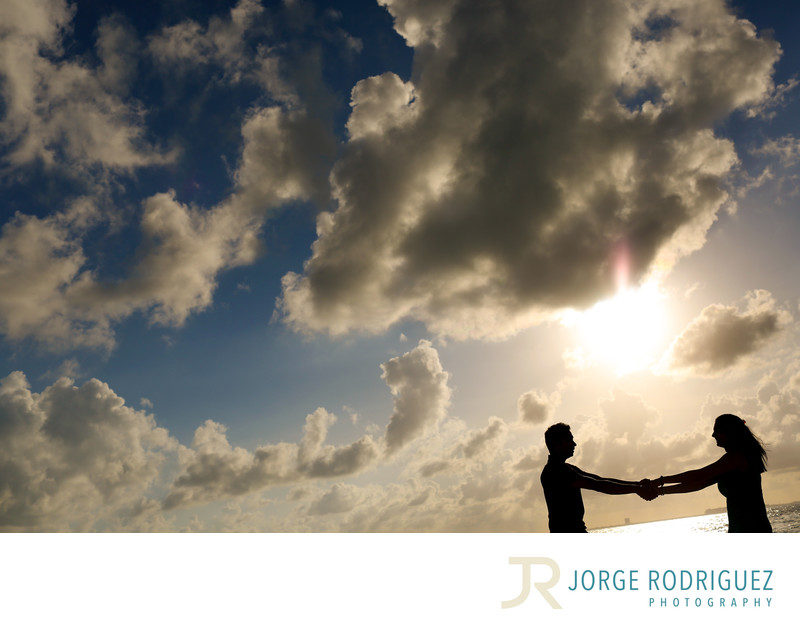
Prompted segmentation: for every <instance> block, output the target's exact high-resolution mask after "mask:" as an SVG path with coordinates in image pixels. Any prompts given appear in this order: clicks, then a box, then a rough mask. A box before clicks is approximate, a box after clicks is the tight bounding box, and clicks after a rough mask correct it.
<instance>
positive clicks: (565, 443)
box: [544, 423, 575, 460]
mask: <svg viewBox="0 0 800 631" xmlns="http://www.w3.org/2000/svg"><path fill="white" fill-rule="evenodd" d="M544 444H545V445H547V450H548V451H549V452H550V454H551V455H553V456H556V457H559V458H564V459H565V460H566V459H567V458H569V457H570V456H571V455H572V454H574V453H575V439H574V438H573V437H572V432H571V431H570V429H569V425H567V424H566V423H556V424H555V425H551V426H550V427H548V428H547V429H546V430H545V432H544Z"/></svg>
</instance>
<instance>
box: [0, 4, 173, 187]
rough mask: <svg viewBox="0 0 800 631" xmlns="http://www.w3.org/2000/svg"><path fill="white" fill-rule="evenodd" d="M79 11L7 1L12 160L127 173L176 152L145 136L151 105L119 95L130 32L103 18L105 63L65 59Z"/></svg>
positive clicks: (4, 88) (2, 36)
mask: <svg viewBox="0 0 800 631" xmlns="http://www.w3.org/2000/svg"><path fill="white" fill-rule="evenodd" d="M73 14H74V9H73V7H71V6H70V5H68V4H67V3H66V2H65V1H64V0H43V1H41V2H11V3H5V4H4V9H3V12H2V14H0V21H2V24H3V29H2V32H0V78H2V82H0V96H2V99H3V103H4V111H3V116H2V119H0V142H2V143H3V145H5V148H6V149H7V152H6V156H5V158H4V162H5V163H6V164H7V165H10V166H11V167H13V168H18V167H22V166H25V165H27V164H30V163H31V162H34V161H41V162H43V163H44V164H45V165H47V166H55V165H58V166H62V167H63V166H68V167H69V168H70V169H71V170H73V171H74V170H76V169H88V168H92V167H102V168H105V169H110V170H114V171H123V172H124V171H128V170H131V169H134V168H137V167H142V166H146V165H158V164H165V163H167V162H169V161H171V160H172V159H174V157H175V154H174V153H169V152H164V151H162V150H160V149H158V148H157V147H154V146H152V145H151V144H149V143H148V142H147V140H146V139H145V128H144V110H143V108H142V107H141V106H140V105H139V104H137V103H136V102H134V101H127V102H126V101H123V100H122V99H121V98H120V96H119V94H118V93H119V92H120V87H121V86H122V85H124V81H125V80H126V77H125V74H126V73H127V72H129V70H130V62H129V58H130V54H131V47H132V45H131V39H130V31H129V30H125V29H124V27H122V26H120V25H116V26H114V25H113V24H112V23H111V22H109V21H105V22H103V23H102V24H101V25H100V27H99V33H100V38H99V41H98V49H99V53H100V55H101V57H102V59H103V62H104V63H103V64H102V65H101V67H99V68H93V67H91V66H90V65H89V64H88V63H85V62H82V61H80V60H75V59H66V58H64V51H63V47H62V39H63V37H64V34H65V33H66V32H67V31H68V29H69V27H70V23H71V20H72V17H73ZM112 45H113V49H112Z"/></svg>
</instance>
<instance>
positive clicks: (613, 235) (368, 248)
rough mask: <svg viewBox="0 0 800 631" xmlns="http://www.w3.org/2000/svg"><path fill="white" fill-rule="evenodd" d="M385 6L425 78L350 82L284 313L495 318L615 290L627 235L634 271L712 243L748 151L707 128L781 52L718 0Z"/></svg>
mask: <svg viewBox="0 0 800 631" xmlns="http://www.w3.org/2000/svg"><path fill="white" fill-rule="evenodd" d="M384 4H386V5H387V7H388V9H389V10H390V12H391V13H392V14H393V15H394V16H395V20H396V28H397V30H398V31H399V32H400V33H401V34H402V35H404V36H405V37H406V39H407V40H408V42H409V44H410V45H412V46H414V47H415V65H414V72H413V78H412V81H411V82H403V81H401V80H400V79H399V78H398V77H396V76H394V75H392V74H384V75H381V76H378V77H371V78H369V79H366V80H364V81H362V82H360V83H359V84H358V85H357V86H356V87H355V89H354V90H353V95H352V106H353V111H352V116H351V119H350V123H349V125H348V127H349V130H350V133H351V138H350V141H349V143H348V145H347V146H346V147H345V150H344V154H343V156H342V158H341V160H340V161H339V162H338V164H337V165H336V167H335V168H334V171H333V174H332V182H333V185H334V192H335V196H336V199H337V201H338V208H337V210H336V211H335V212H334V213H332V214H329V213H325V214H323V215H321V216H320V218H319V221H318V232H319V238H318V240H317V241H316V243H315V244H314V248H313V255H312V257H311V258H310V259H309V260H308V261H307V262H306V265H305V269H304V270H303V273H302V274H296V273H291V274H288V275H287V276H286V277H285V278H284V293H283V297H282V301H281V304H282V307H283V309H284V313H285V316H286V320H287V322H289V323H290V325H291V326H293V327H295V328H296V329H298V330H302V331H325V332H328V333H330V334H341V333H344V332H346V331H349V330H353V329H361V330H369V331H378V330H383V329H385V328H386V327H387V326H389V325H391V324H392V323H394V322H397V321H399V320H401V319H403V318H409V317H411V318H417V319H420V320H422V321H424V322H425V323H426V324H427V325H428V326H429V327H430V329H432V330H433V331H435V332H437V333H441V334H445V335H449V336H452V337H456V338H464V337H483V336H490V337H491V336H502V335H505V334H508V333H510V332H513V331H514V330H517V329H518V328H519V327H521V326H524V325H526V324H529V323H531V322H534V321H537V320H538V319H541V318H542V317H546V316H547V315H549V314H552V313H553V312H555V311H557V310H558V309H561V308H565V307H585V306H588V305H589V304H591V303H592V302H594V301H596V300H597V299H598V298H600V297H602V296H604V295H607V294H608V293H609V292H610V291H612V290H613V288H614V269H613V259H614V252H615V251H616V250H617V249H618V248H619V247H622V246H624V247H626V248H627V249H628V251H629V253H630V261H631V268H630V270H629V271H630V277H631V280H633V281H634V282H635V281H638V280H640V279H641V278H642V277H644V276H645V275H647V274H649V273H652V272H656V271H657V272H659V273H663V272H665V271H667V270H668V269H669V268H670V266H671V265H672V264H673V263H674V262H675V261H676V260H677V259H678V258H679V257H681V256H683V255H684V254H686V253H687V252H691V251H693V250H695V249H697V248H699V247H700V246H701V245H702V244H703V242H704V239H705V233H706V231H707V229H708V227H709V226H710V225H711V223H712V222H713V221H714V219H715V217H716V214H717V212H718V210H719V209H720V207H721V206H722V204H723V203H724V202H725V201H726V199H727V194H726V192H725V189H724V185H723V180H724V178H725V176H726V175H727V174H728V172H729V170H730V169H731V168H732V166H733V165H734V164H735V163H736V161H737V156H736V153H735V150H734V147H733V144H732V143H731V142H730V141H728V140H726V139H724V138H720V137H718V136H716V135H715V132H714V130H713V127H714V125H715V123H716V122H718V121H720V120H722V119H724V118H725V117H727V116H728V115H729V114H730V113H731V112H733V111H734V110H736V109H739V108H749V109H751V110H752V109H754V108H756V107H757V106H758V104H759V103H762V102H764V101H765V100H767V99H768V97H769V96H770V93H771V91H772V89H773V84H772V80H771V75H772V68H773V64H774V63H775V61H776V60H777V58H778V56H779V54H780V50H779V46H778V44H777V43H775V42H774V41H771V40H769V39H765V38H759V37H757V35H756V32H755V28H754V27H753V25H752V24H750V23H749V22H747V21H744V20H737V19H736V18H734V17H733V15H732V14H731V13H730V11H729V9H728V8H727V7H726V5H725V3H724V2H722V1H721V0H703V1H702V2H697V1H694V0H692V1H689V0H685V1H680V2H668V3H667V2H660V1H657V0H652V1H650V2H641V3H636V4H634V5H632V4H631V3H630V2H624V1H622V0H618V1H612V2H603V3H598V2H594V1H589V0H586V1H578V0H574V1H570V2H558V3H555V2H528V1H523V0H505V1H503V2H495V3H490V4H487V3H483V2H472V1H466V0H464V1H456V0H432V1H430V2H423V3H421V2H413V1H404V0H392V1H391V2H388V1H387V2H385V3H384Z"/></svg>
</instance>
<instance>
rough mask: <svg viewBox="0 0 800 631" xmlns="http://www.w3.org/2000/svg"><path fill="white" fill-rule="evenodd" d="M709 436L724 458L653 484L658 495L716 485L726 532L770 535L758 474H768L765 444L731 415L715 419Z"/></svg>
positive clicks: (685, 491) (663, 477) (744, 424)
mask: <svg viewBox="0 0 800 631" xmlns="http://www.w3.org/2000/svg"><path fill="white" fill-rule="evenodd" d="M711 436H712V437H713V438H715V439H716V441H717V446H719V447H722V448H723V449H724V450H725V455H724V456H722V458H720V459H719V460H717V461H716V462H713V463H711V464H710V465H708V466H705V467H703V468H702V469H694V470H691V471H684V472H683V473H678V474H675V475H667V476H662V477H660V478H658V479H657V480H654V481H653V483H654V484H655V485H657V489H656V491H657V494H658V495H666V494H673V493H691V492H693V491H699V490H700V489H704V488H706V487H707V486H711V485H712V484H714V483H716V484H717V486H718V488H719V492H720V493H722V494H723V495H724V496H725V498H726V500H727V506H728V532H772V526H771V525H770V523H769V519H768V518H767V509H766V507H765V506H764V495H763V493H762V491H761V474H762V473H763V472H764V471H766V470H767V452H766V450H765V449H764V444H763V443H762V442H761V440H760V439H759V438H758V437H757V436H756V435H755V434H753V432H751V431H750V428H749V427H747V424H746V423H745V422H744V421H743V420H742V419H740V418H739V417H738V416H735V415H734V414H723V415H721V416H718V417H717V419H716V421H714V432H713V433H712V434H711ZM665 484H669V485H670V486H663V485H665Z"/></svg>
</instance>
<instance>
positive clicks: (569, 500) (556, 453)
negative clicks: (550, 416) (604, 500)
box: [540, 423, 648, 532]
mask: <svg viewBox="0 0 800 631" xmlns="http://www.w3.org/2000/svg"><path fill="white" fill-rule="evenodd" d="M544 442H545V445H547V450H548V451H549V452H550V456H549V457H548V459H547V464H546V465H545V466H544V469H542V475H541V478H540V480H541V482H542V489H544V499H545V501H546V502H547V512H548V526H549V527H550V532H586V524H585V523H584V522H583V514H584V509H583V497H582V496H581V489H590V490H592V491H598V492H600V493H607V494H609V495H624V494H626V493H638V494H639V495H640V496H641V497H643V499H647V497H645V495H647V493H648V491H647V490H646V489H645V488H644V486H643V485H642V484H641V483H639V482H629V481H626V480H615V479H613V478H601V477H600V476H597V475H594V474H593V473H586V472H585V471H581V470H580V469H579V468H578V467H576V466H575V465H571V464H567V462H566V461H567V458H571V457H572V455H573V454H574V453H575V447H576V444H575V440H574V439H573V437H572V432H571V431H570V428H569V425H567V424H565V423H556V424H555V425H551V426H550V427H548V428H547V430H545V433H544Z"/></svg>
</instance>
